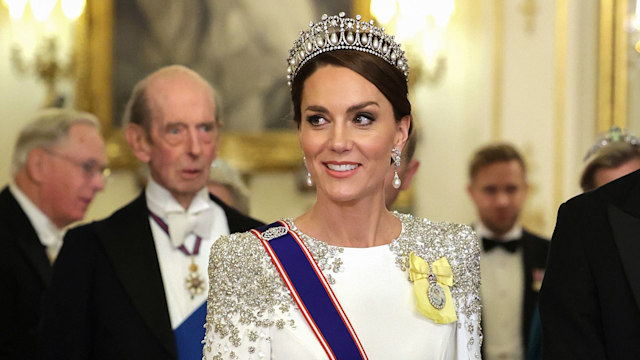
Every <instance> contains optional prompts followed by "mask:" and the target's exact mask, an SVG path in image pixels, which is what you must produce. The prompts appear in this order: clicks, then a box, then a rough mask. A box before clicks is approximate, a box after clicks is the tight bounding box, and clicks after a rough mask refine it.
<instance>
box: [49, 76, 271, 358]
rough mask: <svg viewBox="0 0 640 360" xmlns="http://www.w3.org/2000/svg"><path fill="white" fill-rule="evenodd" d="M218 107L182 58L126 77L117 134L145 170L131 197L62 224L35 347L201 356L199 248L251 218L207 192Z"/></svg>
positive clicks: (106, 354) (87, 354)
mask: <svg viewBox="0 0 640 360" xmlns="http://www.w3.org/2000/svg"><path fill="white" fill-rule="evenodd" d="M218 114H219V112H218V111H217V104H216V101H215V93H214V90H213V89H212V87H211V85H209V83H207V81H206V80H204V79H203V78H202V77H200V75H198V74H197V73H195V72H194V71H192V70H190V69H188V68H185V67H183V66H175V65H174V66H169V67H165V68H162V69H160V70H158V71H156V72H155V73H153V74H151V75H149V76H148V77H147V78H145V79H143V80H142V81H140V82H139V83H138V84H137V85H136V86H135V88H134V89H133V92H132V95H131V98H130V100H129V103H128V105H127V108H126V110H125V115H124V123H125V135H126V137H127V141H128V142H129V145H130V146H131V148H132V150H133V153H134V154H135V156H136V157H137V158H138V159H139V160H140V161H142V162H144V163H146V164H147V165H148V166H149V172H150V175H151V176H150V178H149V179H148V184H147V186H146V189H145V190H144V191H143V192H142V194H140V196H138V198H137V199H135V200H133V201H132V202H131V203H129V204H128V205H126V206H124V207H123V208H121V209H119V210H118V211H116V212H115V213H114V214H113V215H111V216H110V217H109V218H107V219H105V220H102V221H99V222H95V223H92V224H89V225H86V226H82V227H79V228H77V229H74V230H72V231H70V232H69V234H68V235H67V236H66V238H65V245H64V248H63V250H62V252H61V255H60V259H59V261H58V263H57V264H56V271H55V274H54V276H53V280H52V285H51V287H50V290H49V291H48V293H47V296H45V302H44V304H45V310H44V313H43V322H42V327H41V330H42V334H43V336H42V337H41V339H42V343H41V346H42V353H43V355H44V358H45V359H156V360H157V359H200V358H201V357H202V343H201V341H202V339H203V338H204V328H203V325H204V323H205V316H206V298H207V290H208V280H209V279H208V275H207V268H208V263H209V249H210V247H211V246H212V244H213V243H214V241H215V240H216V239H217V238H218V237H219V236H221V235H226V234H229V233H234V232H240V231H246V230H249V229H251V228H253V227H257V226H259V225H261V223H260V222H258V221H256V220H254V219H251V218H249V217H247V216H245V215H242V214H241V213H239V212H238V211H236V210H234V209H233V208H231V207H229V206H227V205H225V204H224V203H223V202H222V201H220V200H219V199H218V198H216V197H213V196H210V195H209V193H208V192H207V189H206V183H207V180H208V178H209V168H210V166H211V163H212V162H213V160H214V158H215V156H216V149H217V147H218V140H219V126H220V118H219V116H218ZM81 254H84V256H80V255H81ZM239 260H240V259H239Z"/></svg>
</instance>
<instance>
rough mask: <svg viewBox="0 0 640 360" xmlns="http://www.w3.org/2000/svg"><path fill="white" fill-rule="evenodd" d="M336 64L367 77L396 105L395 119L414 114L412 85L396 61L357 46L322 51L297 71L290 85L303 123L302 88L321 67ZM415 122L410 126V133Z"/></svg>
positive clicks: (295, 114) (296, 114) (295, 117)
mask: <svg viewBox="0 0 640 360" xmlns="http://www.w3.org/2000/svg"><path fill="white" fill-rule="evenodd" d="M327 65H335V66H341V67H345V68H347V69H350V70H352V71H355V72H356V73H358V74H359V75H360V76H362V77H364V78H365V79H367V80H368V81H369V82H371V83H372V84H373V85H375V86H376V87H377V88H378V90H380V92H381V93H382V94H383V95H384V96H385V97H386V98H387V100H389V102H390V103H391V106H392V107H393V115H394V117H395V120H396V122H400V120H401V119H402V118H403V117H405V116H407V115H411V103H410V102H409V99H408V94H409V88H408V86H407V80H406V78H405V76H404V75H403V74H402V73H401V72H400V71H399V70H398V69H396V68H395V67H394V66H393V65H391V64H389V63H388V62H386V61H385V60H384V59H381V58H380V57H378V56H376V55H372V54H369V53H366V52H362V51H358V50H334V51H328V52H325V53H322V54H320V55H318V56H316V57H314V58H313V59H311V60H309V61H308V62H307V63H306V64H304V65H303V66H302V68H301V69H300V70H299V71H298V73H297V74H296V77H295V78H294V79H293V84H292V85H291V101H292V102H293V120H294V121H295V122H296V124H297V125H298V127H300V121H301V118H302V113H301V111H300V106H301V103H302V90H303V88H304V82H305V80H307V78H308V77H309V76H311V74H313V73H314V72H315V71H316V70H318V69H320V68H321V67H324V66H327ZM411 128H412V125H410V126H409V133H411Z"/></svg>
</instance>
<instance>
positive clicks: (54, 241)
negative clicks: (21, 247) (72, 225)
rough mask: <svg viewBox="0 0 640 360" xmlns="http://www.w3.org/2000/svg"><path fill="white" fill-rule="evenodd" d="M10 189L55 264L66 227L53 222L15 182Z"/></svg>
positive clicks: (10, 184)
mask: <svg viewBox="0 0 640 360" xmlns="http://www.w3.org/2000/svg"><path fill="white" fill-rule="evenodd" d="M9 191H11V194H12V195H13V197H15V198H16V201H17V202H18V204H19V205H20V207H21V208H22V211H24V213H25V214H26V215H27V218H29V221H30V222H31V225H32V226H33V228H34V229H35V231H36V234H37V235H38V239H40V243H41V244H42V245H44V247H45V249H46V253H47V257H48V258H49V262H50V263H51V264H53V262H54V261H55V260H56V257H57V256H58V252H60V248H61V247H62V239H63V238H64V234H65V231H66V230H65V229H60V228H58V227H57V226H55V225H54V224H53V222H51V219H49V217H48V216H47V215H45V214H44V213H43V212H42V210H40V208H38V207H37V206H36V205H35V204H34V203H33V202H32V201H31V199H29V197H27V195H25V193H23V192H22V190H20V188H19V187H18V186H17V185H16V184H15V183H14V182H11V183H9Z"/></svg>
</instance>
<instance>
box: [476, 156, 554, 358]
mask: <svg viewBox="0 0 640 360" xmlns="http://www.w3.org/2000/svg"><path fill="white" fill-rule="evenodd" d="M469 181H470V183H469V185H468V188H467V191H468V193H469V195H470V196H471V199H472V200H473V203H474V204H475V206H476V210H477V214H478V220H477V221H476V222H475V223H474V224H473V227H474V229H475V231H476V232H477V233H478V235H479V236H480V237H481V238H482V242H481V258H480V269H481V274H482V275H481V276H482V284H481V287H480V292H481V296H482V323H483V324H482V325H483V332H484V341H483V349H482V350H483V358H485V359H488V360H492V359H524V354H525V352H526V349H527V344H528V340H529V329H530V326H531V319H532V316H533V313H534V310H535V308H536V305H537V301H538V291H539V289H540V285H541V283H542V278H543V276H544V268H545V263H546V259H547V250H548V247H549V242H548V240H546V239H543V238H541V237H538V236H536V235H534V234H532V233H531V232H529V231H527V230H526V229H524V228H523V226H522V225H521V224H520V223H519V221H518V219H519V217H520V213H521V211H522V207H523V205H524V202H525V199H526V197H527V189H528V185H527V180H526V166H525V163H524V159H523V158H522V156H521V155H520V153H519V152H518V151H517V150H516V149H515V148H514V147H513V146H511V145H508V144H492V145H488V146H485V147H483V148H481V149H479V150H478V151H477V152H476V153H475V154H474V156H473V158H472V160H471V163H470V165H469Z"/></svg>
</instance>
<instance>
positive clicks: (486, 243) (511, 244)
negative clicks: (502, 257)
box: [482, 237, 522, 253]
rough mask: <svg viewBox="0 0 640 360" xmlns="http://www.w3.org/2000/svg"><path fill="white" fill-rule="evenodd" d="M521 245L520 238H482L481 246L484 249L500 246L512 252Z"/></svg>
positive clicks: (489, 249) (488, 249)
mask: <svg viewBox="0 0 640 360" xmlns="http://www.w3.org/2000/svg"><path fill="white" fill-rule="evenodd" d="M520 245H522V240H511V241H500V240H494V239H488V238H484V237H483V238H482V247H483V248H484V251H487V252H488V251H491V250H493V249H494V248H496V247H501V248H503V249H504V250H506V251H508V252H510V253H514V252H516V250H518V248H519V247H520Z"/></svg>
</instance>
